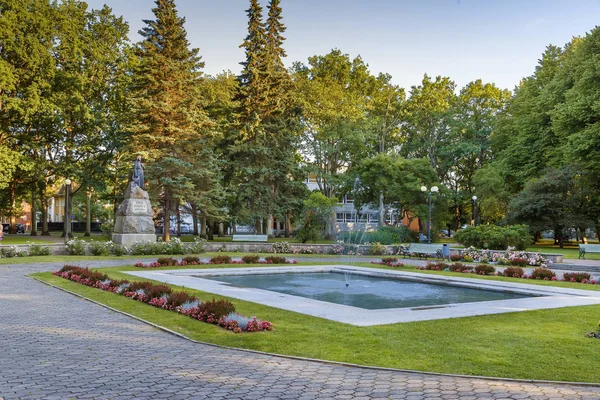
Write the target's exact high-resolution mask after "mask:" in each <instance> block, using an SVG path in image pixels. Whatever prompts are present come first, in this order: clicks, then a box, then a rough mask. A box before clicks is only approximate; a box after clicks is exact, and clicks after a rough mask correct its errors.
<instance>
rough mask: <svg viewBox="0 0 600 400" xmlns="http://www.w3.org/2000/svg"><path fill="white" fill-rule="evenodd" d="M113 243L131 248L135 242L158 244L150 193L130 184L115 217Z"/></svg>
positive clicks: (134, 184) (132, 183)
mask: <svg viewBox="0 0 600 400" xmlns="http://www.w3.org/2000/svg"><path fill="white" fill-rule="evenodd" d="M113 232H114V233H113V236H112V241H113V243H116V244H120V245H123V246H131V245H132V244H134V243H135V242H156V235H155V231H154V221H153V220H152V205H151V204H150V198H149V197H148V192H146V191H145V190H144V189H142V188H140V187H139V186H138V185H137V184H136V183H135V182H129V185H128V186H127V190H125V200H123V202H122V203H121V205H120V206H119V209H118V210H117V213H116V215H115V228H114V231H113Z"/></svg>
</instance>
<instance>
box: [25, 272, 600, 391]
mask: <svg viewBox="0 0 600 400" xmlns="http://www.w3.org/2000/svg"><path fill="white" fill-rule="evenodd" d="M363 266H367V264H364V265H363ZM369 266H370V265H369ZM210 267H213V268H214V266H210ZM224 267H227V268H231V267H240V266H224ZM403 269H405V270H410V271H415V269H414V267H412V268H408V267H405V268H403ZM124 270H136V268H134V267H116V268H104V269H102V271H103V272H105V273H108V274H109V275H110V276H111V277H113V278H117V279H131V276H129V275H126V274H123V273H121V272H120V271H124ZM428 273H431V274H442V275H456V276H462V277H464V274H453V273H448V272H437V271H432V272H429V271H428ZM35 276H36V277H37V278H39V279H42V280H44V281H47V282H49V283H52V284H54V285H57V286H59V287H62V288H65V289H68V290H71V291H73V292H76V293H79V294H81V295H83V296H85V297H88V298H90V299H93V300H96V301H99V302H101V303H103V304H106V305H109V306H111V307H114V308H116V309H119V310H122V311H125V312H128V313H131V314H133V315H136V316H138V317H140V318H143V319H145V320H148V321H150V322H153V323H156V324H158V325H161V326H164V327H167V328H169V329H172V330H174V331H177V332H180V333H182V334H184V335H186V336H188V337H190V338H192V339H196V340H199V341H203V342H209V343H214V344H218V345H224V346H232V347H239V348H246V349H253V350H260V351H266V352H270V353H278V354H287V355H294V356H302V357H312V358H318V359H324V360H332V361H343V362H350V363H357V364H362V365H372V366H381V367H392V368H405V369H414V370H420V371H432V372H441V373H453V374H467V375H483V376H496V377H510V378H521V379H547V380H564V381H579V382H597V383H598V382H600V376H599V375H598V373H597V370H596V368H594V365H596V364H597V354H598V353H599V352H600V340H594V339H588V338H585V337H584V334H585V333H586V332H588V331H590V330H592V329H593V328H594V327H595V326H596V324H597V321H598V319H600V306H585V307H567V308H561V309H554V310H539V311H529V312H520V313H509V314H499V315H491V316H480V317H468V318H456V319H446V320H437V321H424V322H412V323H403V324H390V325H383V326H374V327H355V326H351V325H347V324H342V323H337V322H332V321H327V320H324V319H320V318H316V317H310V316H306V315H302V314H298V313H294V312H290V311H285V310H280V309H277V308H273V307H267V306H263V305H260V304H256V303H250V302H245V301H241V300H237V299H231V300H232V301H233V303H234V304H235V305H236V309H237V310H238V311H239V312H241V313H244V314H247V315H256V316H257V317H259V318H261V319H266V320H269V321H271V322H273V323H274V324H275V330H274V331H272V332H261V333H252V334H249V333H245V334H233V333H231V332H228V331H225V330H223V329H220V328H218V327H216V326H213V325H209V324H205V323H201V322H198V321H195V320H192V319H190V318H188V317H184V316H181V315H178V314H176V313H172V312H167V311H164V310H160V309H157V308H154V307H151V306H148V305H146V304H142V303H139V302H137V301H133V300H130V299H128V298H125V297H123V296H119V295H116V294H112V293H107V292H104V291H101V290H98V289H94V288H89V287H86V286H83V285H80V284H76V283H74V282H70V281H67V280H65V279H62V278H58V277H55V276H53V275H51V274H50V273H39V274H35ZM469 277H476V276H471V275H469ZM477 278H479V279H494V280H510V281H513V282H514V281H515V280H514V279H511V278H501V277H491V278H490V277H488V278H486V277H477ZM526 282H527V283H534V284H543V285H553V286H565V287H577V288H581V289H583V288H586V289H594V290H598V289H600V288H598V287H593V286H591V285H589V286H588V285H576V284H572V283H566V282H564V283H563V282H540V281H526ZM186 290H189V291H190V292H193V293H195V294H197V295H198V296H200V297H201V298H203V299H207V298H211V297H215V298H221V296H217V295H213V294H209V293H203V292H199V291H194V290H190V289H186Z"/></svg>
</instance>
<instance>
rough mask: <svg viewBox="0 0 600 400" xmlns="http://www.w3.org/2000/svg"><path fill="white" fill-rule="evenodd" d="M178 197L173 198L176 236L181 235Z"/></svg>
mask: <svg viewBox="0 0 600 400" xmlns="http://www.w3.org/2000/svg"><path fill="white" fill-rule="evenodd" d="M179 201H180V200H179V199H177V200H175V215H176V216H177V237H181V210H180V207H179Z"/></svg>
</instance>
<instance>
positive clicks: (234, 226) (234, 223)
mask: <svg viewBox="0 0 600 400" xmlns="http://www.w3.org/2000/svg"><path fill="white" fill-rule="evenodd" d="M231 233H232V234H233V235H237V221H236V219H234V220H233V222H232V223H231Z"/></svg>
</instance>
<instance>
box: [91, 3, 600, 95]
mask: <svg viewBox="0 0 600 400" xmlns="http://www.w3.org/2000/svg"><path fill="white" fill-rule="evenodd" d="M267 2H268V1H266V0H261V4H262V5H263V6H266V4H267ZM87 3H88V4H89V5H90V7H92V8H100V7H102V5H103V4H107V5H108V6H109V7H111V8H112V9H113V12H114V13H115V14H118V15H123V17H124V18H125V20H127V21H128V22H129V24H130V29H131V31H130V39H131V40H132V41H138V40H140V37H139V35H138V34H137V32H138V30H139V29H140V28H141V27H142V26H143V23H142V20H143V19H153V14H152V11H151V9H152V8H153V7H154V1H153V0H88V1H87ZM281 3H282V8H283V17H284V24H285V25H286V26H287V31H286V35H285V36H286V37H287V40H286V42H285V49H286V51H287V54H288V57H287V60H286V64H287V65H288V66H289V65H291V64H292V63H293V62H294V61H302V62H304V63H306V60H307V58H308V57H310V56H312V55H315V54H319V55H320V54H326V53H328V52H329V51H330V50H331V49H332V48H339V49H340V50H342V51H343V52H345V53H348V54H350V55H351V56H356V55H358V54H360V55H361V56H362V57H363V59H364V60H365V62H367V63H368V64H369V66H370V70H371V72H372V73H375V74H376V73H379V72H387V73H389V74H391V75H392V76H393V81H394V83H396V84H399V85H401V86H403V87H405V88H407V89H408V88H410V86H412V85H416V84H418V83H419V82H420V81H421V79H422V78H423V74H424V73H427V74H429V75H432V76H435V75H444V76H449V77H450V78H451V79H453V80H454V81H455V82H456V83H457V85H458V86H459V87H461V86H463V85H465V84H466V83H468V82H469V81H472V80H475V79H478V78H481V79H483V81H484V82H494V83H496V85H498V86H499V87H501V88H507V89H513V88H514V86H515V85H517V84H518V82H519V80H520V79H521V78H522V77H524V76H527V75H531V74H532V73H533V70H534V68H535V65H536V64H537V60H538V58H539V57H540V55H541V53H542V52H543V51H544V49H545V47H546V46H547V45H548V44H555V45H559V46H562V45H564V44H565V43H566V42H568V41H570V40H571V38H572V37H573V36H578V35H584V34H585V33H586V32H589V31H590V30H591V29H593V28H594V26H595V25H596V24H597V21H598V15H600V0H587V1H586V0H571V1H567V0H519V1H515V0H411V1H407V0H282V1H281ZM176 4H177V7H178V10H179V14H180V15H181V16H184V17H185V18H186V30H187V32H188V38H189V40H190V42H191V44H192V46H193V47H197V48H199V49H200V54H201V55H202V58H203V60H204V61H205V62H206V67H205V72H206V73H208V74H216V73H219V72H221V71H223V70H231V71H233V72H234V73H237V72H239V69H240V67H239V64H238V63H239V62H240V61H242V60H243V58H244V53H243V51H242V50H241V49H239V47H238V46H239V45H240V43H242V41H243V39H244V37H245V36H246V29H247V17H246V14H245V11H244V10H245V9H247V8H248V1H247V0H179V1H177V2H176ZM266 13H267V10H266V7H265V15H266Z"/></svg>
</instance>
